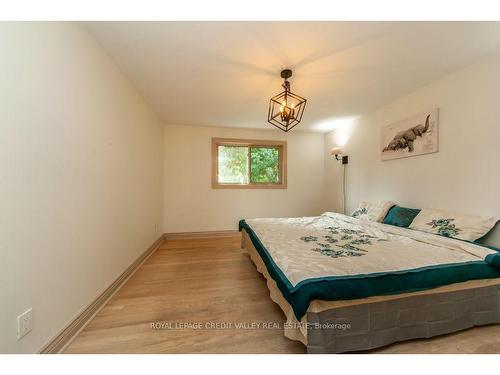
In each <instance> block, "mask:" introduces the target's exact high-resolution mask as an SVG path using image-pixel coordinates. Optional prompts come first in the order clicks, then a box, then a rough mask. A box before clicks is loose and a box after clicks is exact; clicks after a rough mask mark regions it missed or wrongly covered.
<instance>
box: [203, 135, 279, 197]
mask: <svg viewBox="0 0 500 375" xmlns="http://www.w3.org/2000/svg"><path fill="white" fill-rule="evenodd" d="M212 188H214V189H221V188H230V189H231V188H237V189H238V188H243V189H244V188H247V189H259V188H260V189H266V188H270V189H273V188H274V189H286V142H278V141H257V140H245V139H224V138H212Z"/></svg>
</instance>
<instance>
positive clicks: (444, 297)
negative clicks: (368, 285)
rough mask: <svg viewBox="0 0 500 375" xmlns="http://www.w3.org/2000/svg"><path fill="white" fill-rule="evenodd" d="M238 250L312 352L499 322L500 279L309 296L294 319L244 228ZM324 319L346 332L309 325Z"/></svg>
mask: <svg viewBox="0 0 500 375" xmlns="http://www.w3.org/2000/svg"><path fill="white" fill-rule="evenodd" d="M242 248H243V249H245V250H246V251H247V253H248V255H249V256H250V259H251V260H252V262H253V263H254V264H255V266H256V268H257V270H258V271H259V272H260V273H261V274H262V275H263V276H264V278H265V279H266V282H267V287H268V289H269V292H270V297H271V299H272V300H273V301H274V302H275V303H276V304H278V306H279V307H280V308H281V310H282V311H283V313H284V315H285V317H286V322H285V324H284V335H285V337H287V338H289V339H291V340H295V341H300V342H301V343H302V344H304V345H305V346H306V347H307V349H308V352H311V353H341V352H345V351H357V350H367V349H372V348H377V347H380V346H383V345H387V344H390V343H393V342H397V341H402V340H405V339H412V338H421V337H432V336H435V335H439V334H445V333H450V332H455V331H458V330H461V329H466V328H469V327H472V326H475V325H483V324H492V323H498V322H499V321H500V306H499V305H500V278H492V279H482V280H471V281H465V282H461V283H454V284H449V285H445V286H440V287H436V288H432V289H427V290H422V291H417V292H407V293H399V294H392V295H384V296H371V297H366V298H360V299H350V300H337V301H323V300H313V301H311V303H310V304H309V307H308V309H307V312H306V314H304V316H303V317H302V318H301V319H300V320H298V319H297V317H296V315H295V313H294V311H293V308H292V306H291V305H290V304H289V303H288V301H287V300H286V299H285V298H284V297H283V295H282V293H281V291H280V289H279V288H278V286H277V283H276V281H275V280H274V279H273V278H272V277H271V276H270V274H269V272H268V270H267V267H266V265H265V264H264V262H263V260H262V258H261V256H260V255H259V253H258V251H257V250H256V248H255V246H254V245H253V243H252V241H251V239H250V237H249V236H248V233H247V232H246V231H244V232H243V233H242ZM450 307H451V310H452V312H451V315H450ZM395 314H396V315H397V316H395ZM332 315H333V317H332ZM419 317H420V318H419ZM457 319H458V323H457ZM381 320H383V323H382V322H380V321H381ZM322 321H327V322H336V323H340V324H342V322H345V321H348V322H349V325H350V326H349V331H347V332H342V331H338V330H331V329H311V327H312V326H311V324H314V323H316V322H322ZM356 323H358V324H356ZM359 323H360V324H359ZM351 324H352V325H353V326H352V327H351ZM359 325H361V327H362V328H361V331H362V332H361V333H360V328H359V327H357V326H359ZM366 325H368V327H366ZM340 328H342V326H341V327H340ZM347 333H348V334H347ZM332 336H333V338H332ZM335 336H338V337H335ZM339 337H340V339H339ZM353 337H354V339H353Z"/></svg>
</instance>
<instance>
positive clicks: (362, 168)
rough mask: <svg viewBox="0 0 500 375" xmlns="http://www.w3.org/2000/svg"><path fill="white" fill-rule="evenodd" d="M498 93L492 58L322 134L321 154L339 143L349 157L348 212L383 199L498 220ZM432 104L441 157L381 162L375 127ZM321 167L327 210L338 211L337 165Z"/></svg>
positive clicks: (498, 71) (498, 61)
mask: <svg viewBox="0 0 500 375" xmlns="http://www.w3.org/2000/svg"><path fill="white" fill-rule="evenodd" d="M499 88H500V56H494V57H489V58H487V59H484V60H482V61H479V62H477V63H475V64H473V65H470V66H468V67H466V68H464V69H462V70H460V71H457V72H455V73H453V74H450V75H448V76H446V77H444V78H442V79H440V80H438V81H435V82H434V83H432V84H430V85H428V86H426V87H423V88H422V89H420V90H418V91H415V92H413V93H411V94H409V95H406V96H404V97H402V98H400V99H398V100H396V101H394V102H393V103H391V104H388V105H386V106H384V107H383V108H381V109H379V110H378V111H376V112H375V113H372V114H370V115H367V116H363V117H360V118H359V119H357V120H356V121H355V122H353V124H352V125H350V126H345V127H344V128H342V129H339V130H336V131H334V132H332V133H330V134H328V135H326V137H325V149H326V151H328V150H330V149H331V148H332V147H333V146H336V145H343V147H344V149H345V150H346V151H347V153H348V154H349V164H348V166H347V170H346V175H347V208H348V212H351V211H352V210H353V208H354V207H355V206H356V205H357V204H358V203H359V202H360V201H362V200H382V199H387V200H393V201H395V202H396V203H399V204H402V205H405V206H409V207H435V208H443V209H455V210H460V211H462V212H466V213H476V214H484V215H488V214H489V215H500V199H499V188H500V168H499V163H500V145H499V144H500V102H499ZM434 107H439V108H440V112H439V128H440V129H439V152H438V153H435V154H428V155H423V156H416V157H410V158H403V159H396V160H390V161H384V162H382V161H381V160H380V128H381V127H382V126H384V125H386V124H389V123H392V122H395V121H398V120H400V119H404V118H407V117H410V116H412V115H415V114H418V113H421V112H423V111H425V110H428V109H431V108H434ZM344 144H345V145H344ZM325 155H326V154H325ZM325 157H326V156H325ZM325 163H326V164H325V169H326V179H325V181H326V196H327V197H328V199H327V200H326V208H328V209H330V210H338V209H339V208H340V206H341V203H340V202H341V199H340V197H341V194H340V190H339V189H340V186H341V185H340V181H341V176H340V172H341V168H340V165H338V164H337V163H335V162H334V161H333V160H332V159H331V158H329V157H326V160H325Z"/></svg>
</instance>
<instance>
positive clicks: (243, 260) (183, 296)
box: [66, 236, 500, 353]
mask: <svg viewBox="0 0 500 375" xmlns="http://www.w3.org/2000/svg"><path fill="white" fill-rule="evenodd" d="M239 245H240V237H239V236H226V237H212V238H197V239H172V240H167V241H165V242H164V243H163V244H162V246H161V247H160V249H159V250H157V251H156V252H155V253H154V254H153V255H152V256H151V257H150V258H149V259H148V260H147V261H146V262H145V263H144V264H143V265H142V266H141V267H140V268H139V269H138V270H137V272H136V273H135V274H134V275H133V276H132V277H131V278H130V280H128V281H127V283H126V284H125V285H124V286H123V287H122V288H121V289H120V290H119V291H118V292H117V293H116V295H115V296H114V297H113V298H112V299H111V301H110V302H108V304H107V305H106V306H105V307H104V308H103V309H102V310H101V311H100V312H99V313H98V314H97V316H96V317H95V318H94V319H93V320H92V321H91V322H90V323H89V325H88V326H87V327H86V328H85V329H84V330H83V331H82V332H81V333H80V334H79V335H78V337H77V338H76V339H75V340H74V341H73V342H72V343H71V344H70V345H69V347H68V348H67V350H66V353H304V352H305V348H304V346H303V345H302V344H300V343H298V342H295V341H291V340H288V339H287V338H285V337H284V336H283V331H282V330H281V329H251V328H250V324H252V323H253V322H259V323H266V324H268V325H269V326H272V325H274V324H276V325H277V324H281V325H282V324H283V322H284V316H283V313H282V312H281V310H280V309H279V307H278V306H277V305H276V304H275V303H273V302H272V301H271V299H270V297H269V292H268V290H267V287H266V283H265V280H264V278H263V277H262V276H261V275H260V274H259V273H258V272H257V271H256V269H255V267H254V266H253V263H252V262H251V261H250V259H249V257H248V255H247V254H246V253H244V252H243V251H242V250H240V248H239V247H240V246H239ZM155 322H169V323H170V327H169V326H166V325H165V326H164V327H163V329H152V328H151V323H155ZM210 322H218V323H219V324H226V326H227V325H229V323H231V324H232V325H233V327H234V326H235V325H236V324H241V323H246V324H247V325H248V327H247V328H246V329H236V328H232V329H205V327H206V324H207V323H208V324H210ZM193 323H194V324H197V325H199V326H201V327H202V328H203V329H196V328H193V327H192V328H185V329H181V325H186V324H193ZM372 352H374V353H500V325H494V326H487V327H480V328H474V329H470V330H467V331H463V332H459V333H455V334H451V335H446V336H441V337H436V338H433V339H428V340H413V341H409V342H405V343H398V344H394V345H391V346H388V347H385V348H381V349H378V350H375V351H372Z"/></svg>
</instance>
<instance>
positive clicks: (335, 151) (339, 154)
mask: <svg viewBox="0 0 500 375" xmlns="http://www.w3.org/2000/svg"><path fill="white" fill-rule="evenodd" d="M330 155H331V156H335V160H337V161H339V162H341V163H342V213H343V214H344V215H345V195H346V194H345V168H346V164H347V163H348V162H349V157H348V156H347V155H344V152H343V151H342V149H341V148H340V147H334V148H332V150H331V151H330Z"/></svg>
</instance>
